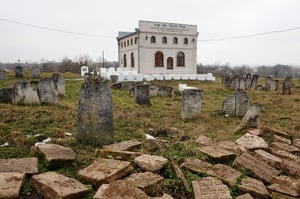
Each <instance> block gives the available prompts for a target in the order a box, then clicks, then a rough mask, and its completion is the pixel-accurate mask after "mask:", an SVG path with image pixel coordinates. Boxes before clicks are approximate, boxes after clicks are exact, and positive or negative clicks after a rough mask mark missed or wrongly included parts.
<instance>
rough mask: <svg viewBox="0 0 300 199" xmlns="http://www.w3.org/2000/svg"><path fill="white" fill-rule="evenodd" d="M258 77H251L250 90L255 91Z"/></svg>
mask: <svg viewBox="0 0 300 199" xmlns="http://www.w3.org/2000/svg"><path fill="white" fill-rule="evenodd" d="M257 81H258V75H253V76H252V79H251V84H250V89H252V90H255V89H256V86H257Z"/></svg>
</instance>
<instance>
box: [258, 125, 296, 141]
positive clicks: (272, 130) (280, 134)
mask: <svg viewBox="0 0 300 199" xmlns="http://www.w3.org/2000/svg"><path fill="white" fill-rule="evenodd" d="M263 131H264V132H268V133H271V134H272V135H273V134H275V135H279V136H282V137H285V138H287V139H291V140H292V137H293V136H292V135H291V134H289V133H287V132H284V131H281V130H278V129H273V128H271V127H268V126H264V127H263Z"/></svg>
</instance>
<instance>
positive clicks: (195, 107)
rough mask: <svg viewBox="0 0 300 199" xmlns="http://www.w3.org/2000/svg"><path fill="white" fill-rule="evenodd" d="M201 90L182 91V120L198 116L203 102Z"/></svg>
mask: <svg viewBox="0 0 300 199" xmlns="http://www.w3.org/2000/svg"><path fill="white" fill-rule="evenodd" d="M203 95H204V94H203V90H200V89H184V90H183V95H182V102H181V114H180V117H181V119H182V120H186V119H191V118H195V117H197V116H199V115H200V113H201V109H202V101H203Z"/></svg>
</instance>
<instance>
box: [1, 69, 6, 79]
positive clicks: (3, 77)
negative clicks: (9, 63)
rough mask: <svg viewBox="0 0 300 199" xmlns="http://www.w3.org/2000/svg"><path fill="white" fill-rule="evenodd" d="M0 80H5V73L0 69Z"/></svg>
mask: <svg viewBox="0 0 300 199" xmlns="http://www.w3.org/2000/svg"><path fill="white" fill-rule="evenodd" d="M0 80H6V72H5V71H4V70H2V69H0Z"/></svg>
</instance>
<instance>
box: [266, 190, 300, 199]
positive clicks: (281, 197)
mask: <svg viewBox="0 0 300 199" xmlns="http://www.w3.org/2000/svg"><path fill="white" fill-rule="evenodd" d="M271 197H272V199H297V198H298V199H299V197H292V196H288V195H285V194H282V193H278V192H276V191H273V192H272V194H271Z"/></svg>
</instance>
